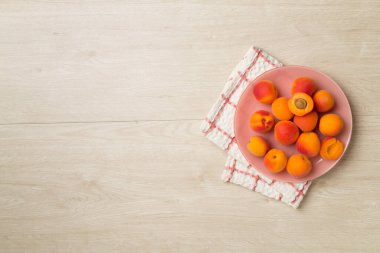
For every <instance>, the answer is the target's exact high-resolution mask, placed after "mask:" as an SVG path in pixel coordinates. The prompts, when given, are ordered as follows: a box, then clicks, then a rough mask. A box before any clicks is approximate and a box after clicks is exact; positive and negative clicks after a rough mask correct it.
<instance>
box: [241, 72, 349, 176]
mask: <svg viewBox="0 0 380 253" xmlns="http://www.w3.org/2000/svg"><path fill="white" fill-rule="evenodd" d="M291 93H292V97H291V98H286V97H278V91H277V88H276V86H275V85H274V83H273V82H272V81H269V80H263V81H259V82H258V83H256V84H255V86H254V87H253V95H254V96H255V97H256V99H257V100H258V101H259V102H261V103H264V104H269V105H271V107H272V112H268V111H265V110H259V111H256V112H254V113H253V114H252V116H251V118H250V126H251V128H252V129H253V130H254V131H256V132H258V133H266V132H269V131H271V130H272V129H273V128H274V138H275V140H276V141H277V142H279V143H281V144H283V145H292V144H295V146H296V149H297V151H298V152H299V153H297V154H293V155H291V156H290V157H289V158H288V157H287V155H286V154H285V152H284V151H282V150H280V149H275V148H272V149H271V148H270V145H269V144H268V142H267V141H266V140H265V138H263V137H261V136H253V137H251V138H250V141H249V143H248V145H247V148H248V150H249V151H250V152H251V153H252V154H253V155H255V156H257V157H264V164H265V166H266V168H267V169H268V170H269V171H270V172H272V173H279V172H282V171H284V170H285V169H286V171H287V172H288V173H289V174H290V175H291V176H293V177H295V178H302V177H305V176H307V175H308V174H309V173H310V172H311V171H312V162H311V161H310V160H309V158H311V157H316V156H318V155H320V156H321V157H322V158H323V159H326V160H337V159H338V158H339V157H340V156H341V155H342V153H343V151H344V144H343V143H342V142H341V141H340V140H338V139H337V138H336V136H337V135H338V134H339V133H340V132H341V131H342V129H343V126H344V122H343V120H342V118H341V117H340V116H339V115H337V114H334V113H329V111H330V110H331V109H332V108H333V107H334V105H335V100H334V97H333V96H332V95H331V94H330V93H329V92H328V91H326V90H317V86H316V84H315V82H314V81H313V80H312V79H310V78H308V77H299V78H297V79H295V80H294V81H293V84H292V88H291ZM275 118H276V119H277V121H276V120H275ZM316 129H318V130H319V132H320V133H321V134H322V135H323V136H324V140H323V141H322V142H321V141H320V139H319V137H318V135H317V134H316V132H315V131H316Z"/></svg>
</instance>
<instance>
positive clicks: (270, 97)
mask: <svg viewBox="0 0 380 253" xmlns="http://www.w3.org/2000/svg"><path fill="white" fill-rule="evenodd" d="M253 95H254V96H255V97H256V99H257V100H258V101H260V102H261V103H263V104H271V103H272V102H273V101H274V100H275V99H276V98H277V96H278V92H277V88H276V86H274V84H273V82H272V81H269V80H262V81H259V82H258V83H256V84H255V86H254V87H253Z"/></svg>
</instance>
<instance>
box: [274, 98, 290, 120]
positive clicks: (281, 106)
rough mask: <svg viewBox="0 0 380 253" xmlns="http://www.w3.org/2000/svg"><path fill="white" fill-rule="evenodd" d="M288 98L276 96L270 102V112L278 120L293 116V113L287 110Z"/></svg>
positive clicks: (288, 118)
mask: <svg viewBox="0 0 380 253" xmlns="http://www.w3.org/2000/svg"><path fill="white" fill-rule="evenodd" d="M288 100H289V99H287V98H285V97H280V98H277V99H276V100H275V101H274V102H273V103H272V113H273V115H274V116H275V117H276V118H277V119H279V120H290V119H291V118H293V116H294V115H293V113H292V112H291V111H290V110H289V107H288Z"/></svg>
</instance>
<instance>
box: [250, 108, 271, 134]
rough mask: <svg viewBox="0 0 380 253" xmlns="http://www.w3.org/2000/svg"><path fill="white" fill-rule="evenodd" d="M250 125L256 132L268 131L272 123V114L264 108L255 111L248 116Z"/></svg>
mask: <svg viewBox="0 0 380 253" xmlns="http://www.w3.org/2000/svg"><path fill="white" fill-rule="evenodd" d="M250 125H251V128H252V129H253V130H255V131H256V132H261V133H265V132H268V131H270V130H271V129H272V127H273V125H274V118H273V115H272V114H271V113H270V112H267V111H264V110H259V111H256V112H255V113H254V114H252V116H251V118H250Z"/></svg>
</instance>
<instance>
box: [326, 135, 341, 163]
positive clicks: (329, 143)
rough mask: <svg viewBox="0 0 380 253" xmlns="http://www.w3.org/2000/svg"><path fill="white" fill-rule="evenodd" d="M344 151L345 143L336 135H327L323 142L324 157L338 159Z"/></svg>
mask: <svg viewBox="0 0 380 253" xmlns="http://www.w3.org/2000/svg"><path fill="white" fill-rule="evenodd" d="M343 151H344V144H343V143H342V142H341V141H339V140H337V139H336V138H334V137H327V138H326V139H324V140H323V142H322V147H321V152H320V155H321V156H322V158H323V159H327V160H337V159H338V158H339V157H340V156H341V155H342V154H343Z"/></svg>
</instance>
